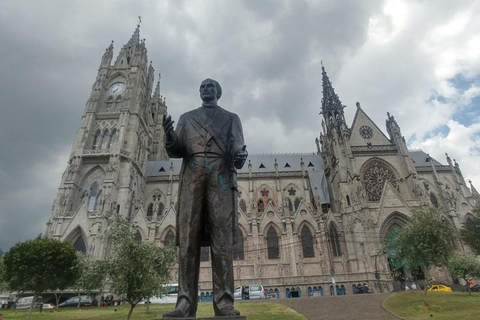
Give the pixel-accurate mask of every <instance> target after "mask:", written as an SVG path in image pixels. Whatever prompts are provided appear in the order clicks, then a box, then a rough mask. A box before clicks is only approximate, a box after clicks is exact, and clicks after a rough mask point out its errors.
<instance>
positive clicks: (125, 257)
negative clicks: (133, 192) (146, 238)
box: [109, 216, 176, 319]
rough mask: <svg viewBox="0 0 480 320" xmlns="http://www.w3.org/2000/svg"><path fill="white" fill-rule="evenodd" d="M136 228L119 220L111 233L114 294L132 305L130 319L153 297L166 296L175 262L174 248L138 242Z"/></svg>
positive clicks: (110, 274) (112, 288)
mask: <svg viewBox="0 0 480 320" xmlns="http://www.w3.org/2000/svg"><path fill="white" fill-rule="evenodd" d="M136 232H137V230H136V228H135V227H134V226H132V225H131V224H130V223H128V222H127V221H126V220H125V219H124V218H122V217H120V216H116V217H115V218H114V221H113V223H112V227H111V229H110V231H109V242H110V244H111V250H110V254H109V255H110V264H109V265H110V268H109V277H110V280H111V283H112V287H111V290H112V291H113V292H115V293H116V294H119V295H124V297H125V300H126V301H127V302H128V303H129V304H130V311H129V313H128V317H127V319H130V318H131V316H132V313H133V309H134V308H135V306H136V305H137V304H138V303H139V302H140V301H142V300H144V299H145V300H147V299H149V298H150V297H152V296H162V295H163V294H165V289H164V288H163V285H165V284H166V283H167V282H168V280H169V276H170V268H171V266H172V264H173V263H174V260H175V256H176V253H175V250H174V248H172V247H165V248H160V247H156V246H155V245H154V244H152V243H149V242H138V241H136V240H135V235H136Z"/></svg>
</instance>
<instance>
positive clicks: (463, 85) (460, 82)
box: [448, 74, 480, 93]
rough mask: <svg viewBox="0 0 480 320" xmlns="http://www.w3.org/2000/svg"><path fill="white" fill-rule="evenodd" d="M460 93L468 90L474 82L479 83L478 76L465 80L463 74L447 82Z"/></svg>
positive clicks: (479, 78)
mask: <svg viewBox="0 0 480 320" xmlns="http://www.w3.org/2000/svg"><path fill="white" fill-rule="evenodd" d="M448 81H449V82H450V83H451V84H452V85H453V86H454V87H455V89H457V90H459V92H460V93H463V92H464V91H466V90H468V89H469V88H470V87H471V86H472V84H474V83H475V82H477V83H478V82H480V75H477V76H476V77H474V78H466V77H465V76H464V75H463V74H457V75H455V76H454V77H453V78H451V79H449V80H448Z"/></svg>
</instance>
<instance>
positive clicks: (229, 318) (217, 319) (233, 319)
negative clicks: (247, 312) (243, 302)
mask: <svg viewBox="0 0 480 320" xmlns="http://www.w3.org/2000/svg"><path fill="white" fill-rule="evenodd" d="M153 320H247V317H245V316H226V317H201V318H155V319H153Z"/></svg>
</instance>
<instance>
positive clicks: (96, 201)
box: [93, 190, 102, 211]
mask: <svg viewBox="0 0 480 320" xmlns="http://www.w3.org/2000/svg"><path fill="white" fill-rule="evenodd" d="M100 201H102V190H100V191H98V192H97V197H96V199H95V205H94V207H93V211H98V210H99V209H101V208H100Z"/></svg>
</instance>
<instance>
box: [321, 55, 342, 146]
mask: <svg viewBox="0 0 480 320" xmlns="http://www.w3.org/2000/svg"><path fill="white" fill-rule="evenodd" d="M322 86H323V98H322V111H321V114H323V117H324V119H325V123H326V126H327V134H328V135H331V134H333V132H334V131H336V132H337V133H338V135H339V137H340V139H341V140H343V135H342V131H343V130H344V129H347V126H346V123H345V116H344V113H343V109H344V108H345V106H344V105H342V102H341V101H340V98H339V97H338V95H337V94H336V93H335V90H334V88H333V86H332V83H331V82H330V79H329V78H328V75H327V72H326V71H325V67H324V66H323V64H322Z"/></svg>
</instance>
